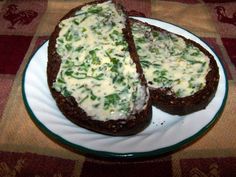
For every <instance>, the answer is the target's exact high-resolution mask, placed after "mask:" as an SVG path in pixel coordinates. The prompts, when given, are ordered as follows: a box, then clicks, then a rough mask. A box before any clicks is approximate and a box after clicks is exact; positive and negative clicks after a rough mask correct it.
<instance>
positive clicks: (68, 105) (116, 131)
mask: <svg viewBox="0 0 236 177" xmlns="http://www.w3.org/2000/svg"><path fill="white" fill-rule="evenodd" d="M103 2H106V1H94V2H90V3H87V4H84V5H82V6H79V7H76V8H74V9H72V10H71V11H70V12H68V13H67V14H66V15H65V16H64V17H63V18H62V19H61V20H60V21H59V23H58V24H57V26H56V27H55V29H54V31H53V33H52V34H51V36H50V39H49V47H48V65H47V77H48V85H49V88H50V91H51V93H52V96H53V98H54V99H55V101H56V104H57V106H58V108H59V109H60V111H61V112H62V113H63V114H64V115H65V117H67V118H68V119H69V120H71V121H72V122H74V123H75V124H77V125H79V126H81V127H84V128H86V129H89V130H92V131H95V132H99V133H103V134H108V135H114V136H124V135H132V134H136V133H138V132H140V131H142V130H143V129H144V128H145V127H147V126H148V125H149V123H150V120H151V117H152V110H151V101H150V100H151V99H150V95H149V91H148V88H147V83H146V80H145V77H144V75H143V71H142V68H141V65H140V63H139V58H138V55H137V52H136V49H135V45H134V41H133V38H132V34H131V28H130V22H129V19H128V17H127V15H126V14H125V12H124V10H123V7H122V6H120V5H119V4H116V3H114V4H115V7H116V9H117V11H119V12H120V13H123V14H124V15H125V17H126V21H125V28H124V29H122V31H123V36H124V39H125V42H127V44H128V51H129V54H130V56H131V58H132V60H133V62H134V63H135V64H136V72H137V73H139V80H140V82H141V85H142V86H143V87H145V95H144V96H145V105H143V107H142V108H141V109H139V110H135V111H132V112H130V113H129V115H127V117H125V118H121V119H117V120H104V121H103V120H102V121H101V120H96V119H94V118H93V117H91V116H89V115H88V113H87V112H86V111H85V110H84V109H82V108H81V107H80V106H78V103H77V102H76V99H75V98H74V97H73V96H70V95H68V96H65V95H63V94H62V93H61V92H58V91H57V90H55V88H54V87H53V84H54V82H55V81H56V78H57V74H58V73H59V70H60V65H61V63H62V60H61V56H60V55H59V54H58V53H57V50H56V39H57V38H58V36H59V32H60V30H61V29H60V27H59V24H60V22H62V21H63V20H65V19H68V18H70V17H74V16H75V15H76V13H77V12H78V11H80V10H81V8H83V7H84V6H87V5H95V4H99V3H103ZM112 3H113V2H112ZM104 35H106V34H104Z"/></svg>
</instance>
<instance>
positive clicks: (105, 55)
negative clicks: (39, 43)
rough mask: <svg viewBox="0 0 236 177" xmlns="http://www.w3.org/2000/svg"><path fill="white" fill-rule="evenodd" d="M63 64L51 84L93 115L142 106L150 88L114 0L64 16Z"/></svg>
mask: <svg viewBox="0 0 236 177" xmlns="http://www.w3.org/2000/svg"><path fill="white" fill-rule="evenodd" d="M59 27H60V33H59V36H58V38H57V39H56V50H57V53H58V54H59V56H60V57H61V66H60V70H59V72H58V75H57V78H56V81H55V82H54V84H53V87H54V88H55V89H56V90H57V91H58V92H61V93H62V94H63V95H64V96H72V97H74V98H75V100H76V102H77V103H78V106H79V107H81V108H82V109H83V110H85V112H86V113H87V115H88V116H91V117H92V118H93V119H96V120H101V121H106V120H117V119H123V118H126V117H127V116H128V115H130V114H132V113H134V112H136V111H137V109H141V108H143V107H144V105H145V103H146V88H145V87H144V86H142V85H141V81H140V79H139V75H138V74H137V72H136V65H135V63H134V62H133V60H132V58H131V56H130V53H129V51H128V43H127V42H126V40H125V39H124V36H123V32H122V29H123V28H125V16H124V14H123V13H122V12H120V11H118V10H117V9H116V8H115V5H114V4H113V3H111V2H110V1H108V2H104V3H100V4H93V5H86V6H84V7H82V8H81V10H78V11H77V12H76V13H75V16H74V17H71V18H68V19H65V20H63V21H61V22H60V24H59Z"/></svg>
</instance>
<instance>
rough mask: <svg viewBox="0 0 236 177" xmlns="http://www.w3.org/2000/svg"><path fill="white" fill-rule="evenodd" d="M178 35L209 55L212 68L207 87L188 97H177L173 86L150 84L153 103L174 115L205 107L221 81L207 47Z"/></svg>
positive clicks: (207, 77)
mask: <svg viewBox="0 0 236 177" xmlns="http://www.w3.org/2000/svg"><path fill="white" fill-rule="evenodd" d="M130 20H131V24H132V23H134V22H136V23H141V24H144V25H147V26H149V27H151V29H152V30H155V31H156V30H157V31H160V32H162V31H165V32H167V33H171V32H169V31H167V30H164V29H161V28H159V27H156V26H153V25H150V24H148V23H144V22H141V21H139V20H136V19H130ZM175 35H177V34H175ZM177 36H178V37H181V38H182V39H183V40H184V41H185V42H186V44H192V45H193V46H195V47H197V48H199V49H200V51H201V52H203V53H204V54H205V55H206V56H208V57H209V59H210V63H209V66H210V68H211V70H210V71H209V72H208V74H207V75H206V85H205V87H204V88H203V89H201V90H199V91H198V92H196V93H195V94H193V95H190V96H186V97H177V96H176V95H175V94H174V93H173V92H171V88H154V87H151V86H149V90H150V94H151V99H152V104H153V105H155V106H156V107H157V108H159V109H161V110H163V111H165V112H167V113H170V114H174V115H186V114H190V113H193V112H195V111H199V110H202V109H205V108H206V106H207V105H208V104H209V102H210V101H211V100H212V99H213V97H214V96H215V92H216V90H217V86H218V82H219V71H218V66H217V63H216V61H215V59H214V57H213V56H212V55H211V54H210V53H209V52H208V51H207V50H206V49H204V48H203V47H202V46H201V45H199V44H198V43H196V42H194V41H192V40H190V39H186V38H184V37H183V36H180V35H177ZM144 74H145V73H144ZM170 93H171V94H170Z"/></svg>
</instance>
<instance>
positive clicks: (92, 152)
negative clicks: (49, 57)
mask: <svg viewBox="0 0 236 177" xmlns="http://www.w3.org/2000/svg"><path fill="white" fill-rule="evenodd" d="M140 19H147V18H143V17H141V18H140ZM148 19H151V18H148ZM152 20H156V21H160V22H163V23H166V24H170V25H173V26H174V27H177V28H181V29H182V30H185V31H186V32H188V33H191V34H192V35H194V36H195V37H197V38H198V39H200V38H199V37H198V36H196V35H195V34H193V33H192V32H190V31H188V30H186V29H184V28H182V27H180V26H177V25H175V24H171V23H167V22H165V21H162V20H157V19H152ZM200 40H201V41H202V42H203V43H205V44H206V45H207V46H208V47H209V48H210V49H211V50H212V52H213V53H214V54H215V55H216V57H217V59H218V61H219V62H220V64H221V67H222V68H223V73H224V78H225V94H224V99H223V101H222V103H221V106H220V108H219V109H218V111H217V112H216V114H215V116H214V117H213V118H212V119H211V121H210V122H209V123H208V124H207V125H205V126H204V127H203V128H202V129H200V130H199V131H198V132H197V133H195V134H194V135H192V136H190V137H188V138H186V139H184V140H182V141H180V142H178V143H176V144H174V145H171V146H167V147H164V148H160V149H156V150H153V151H145V152H127V153H117V152H108V151H97V150H93V149H89V148H85V147H83V146H81V145H78V144H74V143H71V142H69V141H67V140H65V139H64V138H62V137H61V136H59V135H57V134H56V133H54V132H52V131H51V130H49V129H48V128H47V127H46V126H45V125H44V124H43V123H41V122H40V121H39V120H38V118H37V117H36V116H35V114H34V112H33V110H32V109H31V107H30V105H29V103H28V101H27V98H26V93H25V75H26V72H27V69H28V66H29V64H30V62H31V60H32V58H33V57H34V55H35V54H36V53H37V52H38V50H39V49H40V48H41V47H42V46H43V45H44V44H45V43H46V42H47V41H48V40H47V41H45V42H44V43H43V44H41V46H40V47H38V49H37V50H36V51H35V52H34V53H33V54H32V55H31V57H30V59H29V61H28V63H27V64H26V67H25V69H24V72H23V77H22V97H23V101H24V104H25V107H26V109H27V111H28V113H29V115H30V117H31V119H32V120H33V121H34V122H35V124H36V125H37V126H38V127H39V128H40V129H41V130H42V131H43V133H45V134H46V135H48V136H49V137H50V138H51V139H53V140H55V141H56V142H57V143H59V144H62V145H66V146H68V148H69V149H71V148H72V149H73V150H75V151H76V152H77V151H78V152H79V153H82V154H85V155H86V154H88V155H94V156H97V157H106V158H142V157H154V156H159V155H163V154H166V153H170V152H173V151H176V150H178V149H180V148H181V147H184V146H186V145H188V144H190V143H191V142H193V141H194V140H197V139H198V138H199V137H201V136H202V135H204V134H205V133H206V132H207V130H209V129H210V128H211V127H212V125H213V124H214V123H215V122H216V121H217V120H218V118H219V117H220V114H221V113H222V112H223V109H224V106H225V104H226V100H227V97H228V80H227V74H226V71H225V68H224V65H223V64H222V61H221V60H220V58H219V56H218V55H217V54H216V52H215V51H214V49H213V48H211V47H210V46H209V45H208V44H207V43H206V42H205V41H203V40H202V39H200Z"/></svg>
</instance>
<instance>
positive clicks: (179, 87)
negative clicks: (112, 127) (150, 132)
mask: <svg viewBox="0 0 236 177" xmlns="http://www.w3.org/2000/svg"><path fill="white" fill-rule="evenodd" d="M130 20H131V28H132V33H133V38H134V41H135V45H136V49H137V53H138V55H139V58H140V63H141V65H142V67H143V72H144V75H145V77H146V79H147V82H148V86H149V90H150V93H151V98H152V104H153V105H155V106H156V107H157V108H159V109H161V110H163V111H165V112H168V113H170V114H177V115H185V114H189V113H192V112H195V111H198V110H201V109H204V108H205V107H206V106H207V105H208V103H209V102H210V101H211V100H212V98H213V97H214V95H215V92H216V90H217V86H218V81H219V72H218V66H217V63H216V61H215V59H214V57H213V56H212V55H211V54H210V53H209V52H208V51H207V50H206V49H204V48H203V47H202V46H201V45H199V44H198V43H196V42H194V41H192V40H190V39H186V38H184V37H183V36H180V35H177V34H173V33H171V32H169V31H166V30H164V29H161V28H159V27H156V26H153V25H150V24H148V23H144V22H141V21H139V20H135V19H132V18H131V19H130Z"/></svg>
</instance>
